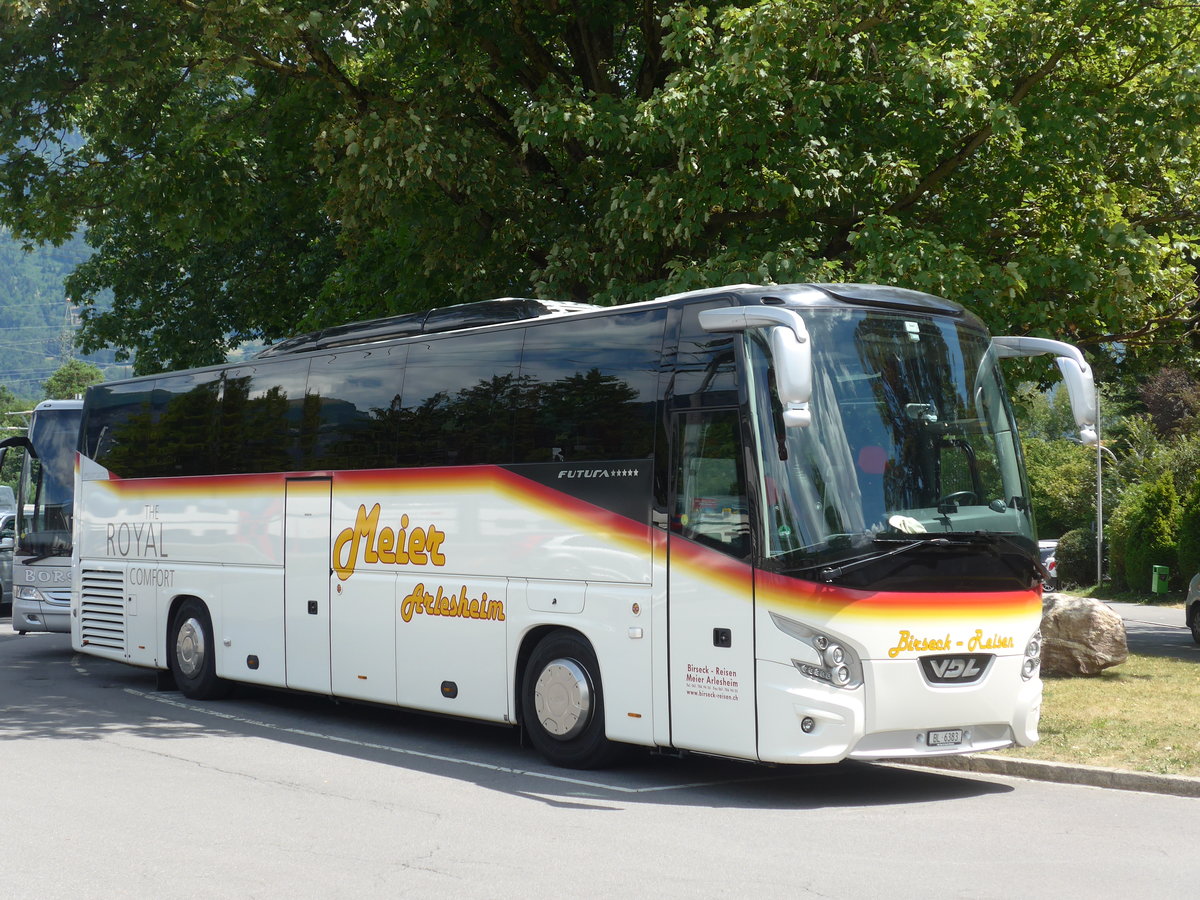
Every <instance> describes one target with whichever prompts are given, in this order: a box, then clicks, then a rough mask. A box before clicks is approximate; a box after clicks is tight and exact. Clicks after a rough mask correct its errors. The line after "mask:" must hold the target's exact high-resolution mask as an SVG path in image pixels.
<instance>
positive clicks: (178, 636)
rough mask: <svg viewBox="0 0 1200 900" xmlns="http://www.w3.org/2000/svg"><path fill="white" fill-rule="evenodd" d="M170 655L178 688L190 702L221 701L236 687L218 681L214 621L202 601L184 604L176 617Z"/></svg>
mask: <svg viewBox="0 0 1200 900" xmlns="http://www.w3.org/2000/svg"><path fill="white" fill-rule="evenodd" d="M167 655H168V656H169V658H170V666H171V675H172V676H173V677H174V679H175V684H176V686H177V687H178V688H179V690H180V691H181V692H182V693H183V696H185V697H187V698H188V699H190V700H220V699H221V698H222V697H228V696H229V692H230V691H231V690H232V689H233V685H232V684H231V683H230V682H228V681H226V680H225V679H224V678H218V677H217V662H216V645H215V643H214V641H213V628H212V619H211V618H210V617H209V615H208V609H207V608H206V607H205V605H204V604H203V603H201V602H200V601H199V600H185V601H184V602H183V604H182V605H181V606H180V607H179V609H178V610H177V611H176V613H175V618H174V619H173V620H172V622H171V633H170V634H169V635H168V643H167Z"/></svg>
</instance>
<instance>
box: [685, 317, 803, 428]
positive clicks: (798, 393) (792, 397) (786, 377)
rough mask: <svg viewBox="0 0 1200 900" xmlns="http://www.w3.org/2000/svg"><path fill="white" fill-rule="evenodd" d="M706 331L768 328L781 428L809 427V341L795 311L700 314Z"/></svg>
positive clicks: (702, 325)
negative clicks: (781, 416)
mask: <svg viewBox="0 0 1200 900" xmlns="http://www.w3.org/2000/svg"><path fill="white" fill-rule="evenodd" d="M700 327H701V328H703V329H704V330H705V331H718V332H719V331H745V330H746V329H748V328H767V329H769V331H768V341H769V343H770V346H771V360H772V362H773V364H774V367H775V392H776V393H777V394H778V395H779V402H780V403H781V404H782V405H783V424H784V425H785V426H787V427H789V428H792V427H805V426H808V425H810V424H811V423H812V411H811V410H810V409H809V406H808V404H809V401H810V400H811V399H812V340H811V339H810V338H809V336H808V327H807V326H806V325H805V324H804V319H803V318H801V317H800V314H799V313H798V312H796V311H795V310H791V309H786V308H783V307H778V306H726V307H721V308H719V309H706V310H702V311H701V312H700Z"/></svg>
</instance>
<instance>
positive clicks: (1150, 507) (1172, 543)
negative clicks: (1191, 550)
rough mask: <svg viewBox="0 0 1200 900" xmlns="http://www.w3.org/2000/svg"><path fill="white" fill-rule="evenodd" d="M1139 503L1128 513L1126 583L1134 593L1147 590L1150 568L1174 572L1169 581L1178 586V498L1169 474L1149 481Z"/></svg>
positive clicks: (1148, 587) (1148, 588)
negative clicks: (1168, 569)
mask: <svg viewBox="0 0 1200 900" xmlns="http://www.w3.org/2000/svg"><path fill="white" fill-rule="evenodd" d="M1142 498H1143V499H1142V502H1141V504H1140V505H1139V506H1138V507H1137V508H1135V509H1134V510H1132V511H1131V513H1132V514H1131V516H1130V519H1129V530H1128V533H1127V545H1126V548H1125V582H1126V584H1128V585H1129V589H1130V590H1133V591H1147V592H1148V591H1149V590H1150V567H1151V566H1167V567H1169V568H1170V569H1173V570H1174V571H1172V572H1171V573H1170V576H1169V577H1170V578H1171V580H1172V581H1173V582H1174V583H1176V584H1178V580H1179V560H1178V559H1177V554H1176V545H1177V543H1178V533H1179V514H1180V509H1179V495H1178V494H1176V493H1175V482H1174V481H1173V480H1172V478H1171V474H1170V473H1169V472H1168V473H1164V474H1163V475H1162V476H1160V477H1159V478H1158V480H1156V481H1153V482H1151V483H1150V484H1149V485H1148V489H1147V490H1146V492H1145V493H1144V494H1143V495H1142Z"/></svg>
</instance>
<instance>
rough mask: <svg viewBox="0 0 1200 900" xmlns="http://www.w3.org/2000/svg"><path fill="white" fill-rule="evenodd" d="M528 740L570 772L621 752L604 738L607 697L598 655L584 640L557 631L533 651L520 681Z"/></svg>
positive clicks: (605, 761)
mask: <svg viewBox="0 0 1200 900" xmlns="http://www.w3.org/2000/svg"><path fill="white" fill-rule="evenodd" d="M521 716H522V719H523V720H524V727H525V733H526V734H528V735H529V742H530V743H531V744H533V746H534V747H535V748H536V749H537V751H538V752H539V753H541V754H542V756H544V757H545V758H546V759H547V760H549V761H550V762H551V763H553V764H554V765H556V766H562V767H563V768H567V769H597V768H600V767H602V766H606V765H609V764H611V763H612V762H614V761H615V760H616V758H617V757H618V755H619V753H620V750H619V748H618V747H617V746H616V745H614V744H613V743H612V742H611V741H609V740H608V738H607V737H605V734H604V693H603V689H602V686H601V683H600V666H599V664H598V663H597V661H596V654H595V653H593V652H592V648H591V646H590V645H589V644H588V643H587V641H585V640H583V638H581V637H579V636H578V635H576V634H573V633H571V632H569V631H556V632H553V633H551V634H550V635H548V636H547V637H545V638H543V639H542V641H541V642H540V643H539V644H538V645H537V647H536V648H534V651H533V655H532V656H531V657H530V658H529V664H528V665H527V666H526V667H525V675H524V677H523V678H522V680H521Z"/></svg>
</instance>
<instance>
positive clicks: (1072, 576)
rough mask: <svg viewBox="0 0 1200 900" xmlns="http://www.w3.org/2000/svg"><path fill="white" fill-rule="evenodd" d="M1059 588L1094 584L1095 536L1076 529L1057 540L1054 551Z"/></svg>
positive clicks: (1081, 529)
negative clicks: (1056, 547) (1056, 546)
mask: <svg viewBox="0 0 1200 900" xmlns="http://www.w3.org/2000/svg"><path fill="white" fill-rule="evenodd" d="M1054 560H1055V562H1056V563H1057V570H1056V571H1057V574H1058V583H1059V586H1060V587H1061V586H1065V585H1074V586H1076V587H1083V586H1085V585H1089V584H1095V582H1096V535H1095V533H1094V532H1092V531H1091V530H1090V529H1087V528H1076V529H1074V530H1073V531H1068V532H1067V533H1066V534H1064V535H1063V536H1062V537H1061V538H1059V539H1058V549H1056V550H1055V551H1054Z"/></svg>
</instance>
